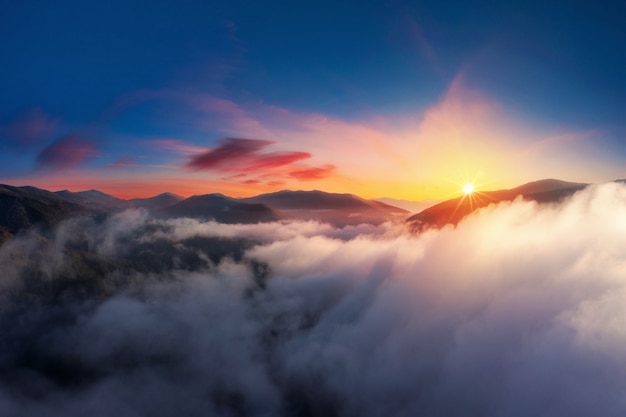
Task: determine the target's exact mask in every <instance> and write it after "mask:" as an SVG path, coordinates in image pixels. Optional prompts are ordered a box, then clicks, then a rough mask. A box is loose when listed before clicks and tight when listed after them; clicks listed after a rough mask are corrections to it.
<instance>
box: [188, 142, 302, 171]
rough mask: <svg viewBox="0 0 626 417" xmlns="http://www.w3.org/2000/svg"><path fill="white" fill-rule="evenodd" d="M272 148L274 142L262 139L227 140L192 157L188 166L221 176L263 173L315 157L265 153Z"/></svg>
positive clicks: (291, 153)
mask: <svg viewBox="0 0 626 417" xmlns="http://www.w3.org/2000/svg"><path fill="white" fill-rule="evenodd" d="M272 144H274V142H273V141H269V140H262V139H238V138H224V139H221V140H220V141H219V142H218V146H217V147H215V148H213V149H211V150H209V151H207V152H203V153H201V154H199V155H194V156H193V157H191V159H190V160H189V162H188V164H187V166H188V167H189V168H192V169H204V170H213V171H219V172H236V173H250V172H253V173H262V172H264V171H267V170H272V169H273V168H278V167H283V166H285V165H289V164H292V163H294V162H297V161H301V160H303V159H308V158H310V157H311V154H310V153H308V152H265V153H264V152H262V150H264V149H265V148H267V147H268V146H270V145H272Z"/></svg>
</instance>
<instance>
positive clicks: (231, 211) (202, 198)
mask: <svg viewBox="0 0 626 417" xmlns="http://www.w3.org/2000/svg"><path fill="white" fill-rule="evenodd" d="M158 213H159V215H161V216H165V217H194V218H200V219H206V220H210V219H214V220H215V221H218V222H220V223H259V222H272V221H276V220H281V219H283V218H285V216H284V215H283V214H281V213H280V212H278V211H277V210H275V209H273V208H271V207H268V206H267V205H265V204H260V203H248V202H243V201H240V200H237V199H234V198H230V197H226V196H225V195H222V194H205V195H194V196H192V197H189V198H188V199H186V200H182V201H180V202H178V203H176V204H174V205H173V206H170V207H167V208H165V209H162V210H160V211H159V212H158Z"/></svg>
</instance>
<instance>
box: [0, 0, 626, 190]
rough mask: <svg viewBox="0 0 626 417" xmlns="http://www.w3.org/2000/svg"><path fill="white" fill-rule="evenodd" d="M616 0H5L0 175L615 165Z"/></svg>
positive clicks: (601, 172)
mask: <svg viewBox="0 0 626 417" xmlns="http://www.w3.org/2000/svg"><path fill="white" fill-rule="evenodd" d="M625 16H626V3H624V2H623V1H606V0H601V1H593V2H590V1H559V0H557V1H548V2H545V1H487V0H485V1H472V2H467V1H459V2H453V1H448V2H436V1H431V2H426V1H402V0H398V1H317V2H299V1H264V2H261V1H191V0H189V1H155V2H146V1H132V0H128V1H123V2H121V1H119V2H117V1H63V0H61V1H57V2H52V3H51V2H43V1H14V2H5V4H4V5H3V10H2V13H1V14H0V39H1V41H0V56H1V57H2V58H1V64H0V80H2V91H1V93H0V183H6V184H11V185H34V186H37V187H41V188H45V189H50V190H61V189H69V190H73V191H80V190H86V189H99V190H101V191H105V192H108V193H111V194H113V195H116V196H118V197H122V198H131V197H145V196H151V195H155V194H158V193H161V192H165V191H171V192H174V193H177V194H180V195H182V196H189V195H192V194H205V193H213V192H220V193H224V194H227V195H231V196H236V197H237V196H250V195H255V194H260V193H264V192H271V191H278V190H281V189H294V190H295V189H303V190H311V189H321V190H324V191H330V192H350V193H354V194H358V195H360V196H363V197H368V198H377V197H394V198H401V199H408V200H422V199H430V198H446V197H451V196H455V194H457V195H458V194H459V193H460V192H461V188H462V185H463V184H464V183H466V182H467V181H473V182H475V183H476V184H477V186H478V187H483V188H485V189H498V188H511V187H514V186H517V185H519V184H521V183H524V182H528V181H533V180H537V179H541V178H558V179H562V180H568V181H580V182H595V181H603V180H611V179H616V178H624V177H626V119H625V115H626V22H625Z"/></svg>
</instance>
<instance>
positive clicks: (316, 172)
mask: <svg viewBox="0 0 626 417" xmlns="http://www.w3.org/2000/svg"><path fill="white" fill-rule="evenodd" d="M334 170H335V166H334V165H331V164H329V165H324V166H322V167H313V168H306V169H300V170H296V171H291V172H290V173H289V175H290V176H291V177H293V178H296V179H298V180H300V181H314V180H321V179H324V178H327V177H329V176H330V175H331V174H332V173H333V171H334Z"/></svg>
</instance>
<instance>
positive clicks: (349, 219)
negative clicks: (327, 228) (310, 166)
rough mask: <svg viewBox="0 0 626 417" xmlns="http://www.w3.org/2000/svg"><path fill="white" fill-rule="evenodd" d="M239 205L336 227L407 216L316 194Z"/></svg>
mask: <svg viewBox="0 0 626 417" xmlns="http://www.w3.org/2000/svg"><path fill="white" fill-rule="evenodd" d="M240 201H244V202H250V203H262V204H267V205H268V206H271V207H274V208H277V209H278V210H280V211H281V212H283V213H285V214H286V215H288V216H290V217H293V218H296V219H303V220H319V221H322V222H328V223H331V224H333V225H336V226H346V225H355V224H360V223H371V224H380V223H383V222H385V221H388V220H391V219H394V218H401V217H403V216H406V215H407V214H408V213H409V212H408V211H407V210H404V209H401V208H398V207H394V206H391V205H389V204H386V203H383V202H380V201H372V200H365V199H363V198H361V197H357V196H355V195H353V194H336V193H326V192H323V191H318V190H315V191H290V190H283V191H279V192H276V193H269V194H261V195H258V196H256V197H250V198H244V199H241V200H240Z"/></svg>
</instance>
